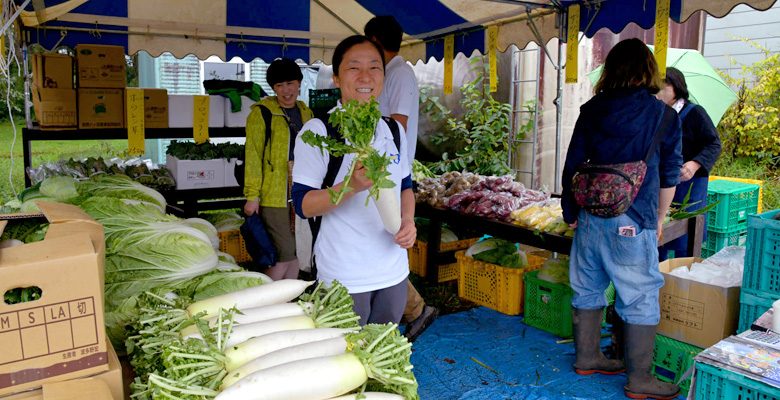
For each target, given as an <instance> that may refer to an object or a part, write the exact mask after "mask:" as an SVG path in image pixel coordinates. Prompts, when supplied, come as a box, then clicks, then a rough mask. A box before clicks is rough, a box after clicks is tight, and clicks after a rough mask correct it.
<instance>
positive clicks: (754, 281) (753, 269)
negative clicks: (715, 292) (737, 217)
mask: <svg viewBox="0 0 780 400" xmlns="http://www.w3.org/2000/svg"><path fill="white" fill-rule="evenodd" d="M778 213H780V210H774V211H769V212H765V213H762V214H758V215H751V216H749V217H748V224H747V226H748V232H747V249H746V251H745V269H744V272H743V274H742V291H741V293H740V299H739V301H740V307H739V332H744V331H746V330H748V329H750V325H751V324H752V323H753V321H755V320H756V319H758V317H760V316H761V314H763V313H764V312H765V311H766V310H767V309H769V308H772V303H774V302H775V300H777V299H780V221H778V220H775V219H773V218H774V217H775V216H776V215H777V214H778Z"/></svg>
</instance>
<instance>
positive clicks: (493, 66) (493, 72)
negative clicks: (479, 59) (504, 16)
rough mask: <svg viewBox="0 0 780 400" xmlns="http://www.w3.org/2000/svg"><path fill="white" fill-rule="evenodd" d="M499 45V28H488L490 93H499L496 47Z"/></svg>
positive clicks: (494, 26)
mask: <svg viewBox="0 0 780 400" xmlns="http://www.w3.org/2000/svg"><path fill="white" fill-rule="evenodd" d="M497 43H498V26H496V25H493V26H491V27H489V28H488V60H489V61H490V93H493V92H496V91H498V62H497V60H496V47H498V46H497Z"/></svg>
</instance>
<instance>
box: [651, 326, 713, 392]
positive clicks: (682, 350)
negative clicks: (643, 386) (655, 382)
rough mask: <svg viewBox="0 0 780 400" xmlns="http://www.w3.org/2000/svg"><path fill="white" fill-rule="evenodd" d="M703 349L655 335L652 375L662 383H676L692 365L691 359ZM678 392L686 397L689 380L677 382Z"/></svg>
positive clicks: (689, 385) (689, 384)
mask: <svg viewBox="0 0 780 400" xmlns="http://www.w3.org/2000/svg"><path fill="white" fill-rule="evenodd" d="M702 350H703V349H702V348H699V347H696V346H693V345H690V344H687V343H683V342H680V341H677V340H674V339H671V338H668V337H666V336H661V335H655V349H653V373H654V374H655V376H657V377H658V379H659V380H661V381H664V382H675V383H676V382H677V380H678V379H680V377H682V376H683V374H685V372H686V371H688V368H690V367H691V366H692V365H693V357H696V355H697V354H699V353H701V351H702ZM679 386H680V392H681V393H682V394H685V395H687V394H688V389H690V387H691V378H688V379H686V380H684V381H682V382H679Z"/></svg>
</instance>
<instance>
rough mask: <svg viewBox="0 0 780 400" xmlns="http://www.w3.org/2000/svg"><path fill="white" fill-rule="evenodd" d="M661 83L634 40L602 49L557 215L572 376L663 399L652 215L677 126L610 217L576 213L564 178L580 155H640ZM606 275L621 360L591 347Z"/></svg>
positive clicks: (660, 202)
mask: <svg viewBox="0 0 780 400" xmlns="http://www.w3.org/2000/svg"><path fill="white" fill-rule="evenodd" d="M662 85H663V83H662V81H661V76H660V75H659V70H658V66H657V64H656V62H655V59H654V58H653V54H652V53H651V52H650V50H649V49H648V48H647V46H646V45H645V44H644V43H642V41H640V40H638V39H628V40H624V41H622V42H620V43H618V44H617V45H615V47H614V48H612V50H611V51H610V52H609V54H608V55H607V59H606V61H605V63H604V69H603V71H602V75H601V78H600V80H599V82H598V83H597V84H596V87H595V93H596V95H595V96H594V97H593V98H592V99H591V100H590V101H588V102H587V103H585V104H584V105H583V106H582V107H581V109H580V116H579V118H578V119H577V124H576V126H575V127H574V134H573V135H572V138H571V143H570V144H569V151H568V154H567V155H566V164H565V166H564V169H563V180H562V182H563V193H562V198H561V205H562V207H563V217H564V220H565V221H566V222H567V223H568V224H570V225H571V226H572V228H576V231H575V235H574V242H573V244H572V249H571V260H570V267H569V268H570V269H569V276H570V281H571V287H572V289H574V296H573V297H572V310H573V311H572V313H573V322H574V345H575V349H576V355H577V359H576V361H575V363H574V369H575V371H576V372H577V373H578V374H582V375H590V374H593V373H602V374H618V373H621V372H623V371H624V370H625V371H626V372H627V376H628V383H627V384H626V386H625V392H626V396H628V397H630V398H634V399H645V398H653V399H671V398H674V397H676V396H677V395H678V394H679V389H678V387H677V386H676V385H674V384H671V383H665V382H660V381H658V380H657V379H656V378H655V377H654V376H653V374H652V372H651V368H652V361H653V347H654V343H655V328H656V325H657V324H658V321H659V320H660V307H659V303H658V296H659V295H658V291H659V289H660V288H661V287H662V286H663V284H664V278H663V276H662V275H661V273H660V272H659V270H658V250H657V248H658V238H659V236H660V234H661V221H662V220H663V216H664V215H665V214H666V211H667V210H668V208H669V205H670V203H671V201H672V197H673V196H674V191H675V186H676V185H677V184H678V183H679V182H680V168H681V167H682V155H681V147H682V145H681V135H682V132H681V129H680V122H679V119H677V118H675V119H674V121H673V123H672V125H671V128H670V129H666V132H665V134H664V136H663V139H662V140H661V145H660V146H659V148H658V149H655V150H654V151H655V154H654V155H653V156H652V157H651V158H650V161H649V162H648V165H647V173H646V176H645V179H644V182H643V183H642V186H641V189H640V190H639V193H638V195H637V198H636V200H634V203H633V204H632V206H631V208H630V209H629V210H628V211H627V212H626V213H625V214H622V215H620V216H617V217H613V218H601V217H597V216H595V215H593V214H590V213H588V212H586V211H584V210H581V209H580V208H579V207H578V205H577V204H576V203H575V201H574V197H573V195H572V191H571V182H572V177H573V176H574V174H575V172H576V169H577V167H579V166H580V165H581V164H583V163H585V162H590V163H592V164H602V165H606V164H617V163H626V162H632V161H638V160H642V159H643V158H644V157H645V155H646V154H647V152H648V150H649V148H650V146H651V143H652V141H653V136H654V134H655V132H656V129H657V128H658V127H659V125H660V123H661V120H662V117H663V115H664V113H665V112H666V109H667V108H668V106H667V105H665V104H664V103H663V102H661V101H660V100H658V99H656V98H655V94H656V93H658V91H659V90H660V88H661V87H662ZM610 281H612V282H613V284H614V285H615V289H616V292H617V295H616V297H615V311H617V313H618V315H620V317H621V318H622V319H623V320H624V321H625V325H624V329H625V330H624V334H625V343H626V348H625V354H626V360H625V363H624V362H623V361H620V360H610V359H607V358H606V357H604V354H603V353H602V352H601V349H600V339H601V315H602V310H603V308H604V307H605V306H606V305H607V300H606V298H605V296H604V290H605V289H606V288H607V286H609V282H610Z"/></svg>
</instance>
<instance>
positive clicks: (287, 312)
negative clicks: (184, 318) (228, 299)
mask: <svg viewBox="0 0 780 400" xmlns="http://www.w3.org/2000/svg"><path fill="white" fill-rule="evenodd" d="M310 310H311V303H300V304H299V303H281V304H272V305H270V306H262V307H253V308H247V309H244V310H240V312H241V313H240V314H238V313H237V314H235V315H234V316H233V323H234V324H235V326H238V325H244V324H251V323H253V322H260V321H268V320H270V319H275V318H284V317H295V316H299V315H306V311H310ZM208 322H209V326H210V327H212V328H214V327H216V326H217V318H216V317H214V318H209V319H208ZM234 329H235V328H234ZM194 333H198V327H197V325H190V326H188V327H186V328H184V329H182V331H181V336H189V335H192V334H194ZM255 336H256V335H255Z"/></svg>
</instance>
